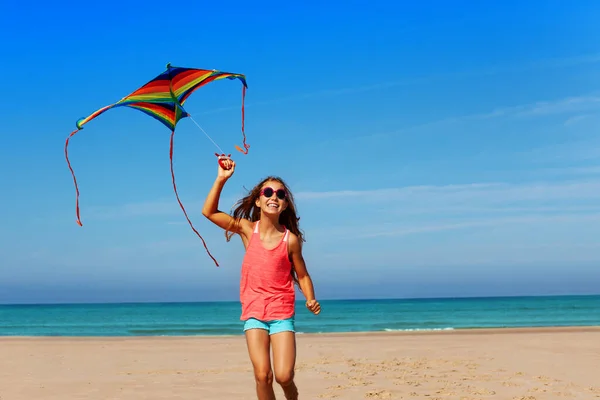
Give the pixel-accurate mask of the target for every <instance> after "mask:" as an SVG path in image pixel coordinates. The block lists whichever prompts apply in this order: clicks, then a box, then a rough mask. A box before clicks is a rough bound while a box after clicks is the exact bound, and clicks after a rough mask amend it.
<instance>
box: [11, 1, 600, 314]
mask: <svg viewBox="0 0 600 400" xmlns="http://www.w3.org/2000/svg"><path fill="white" fill-rule="evenodd" d="M15 4H16V3H14V4H8V5H5V6H3V10H2V13H0V14H1V16H0V34H2V37H4V38H10V40H8V42H6V41H4V42H3V44H2V55H3V62H2V63H1V64H0V69H1V70H2V75H3V76H4V82H3V84H4V88H5V89H4V90H5V96H2V97H0V110H2V128H1V129H2V139H3V144H2V146H0V167H1V168H2V171H3V173H2V175H0V185H1V186H0V187H1V191H0V192H1V193H2V196H1V197H0V213H1V215H0V217H1V220H2V223H1V224H0V240H1V246H0V260H1V261H0V277H1V279H0V302H3V303H14V302H57V301H60V302H62V301H181V300H222V299H233V300H235V299H236V298H237V288H238V280H239V266H240V263H241V259H242V256H243V249H242V245H241V242H240V241H239V239H237V238H234V239H233V240H232V242H230V243H227V242H226V241H225V238H224V236H223V233H222V231H220V230H219V229H218V228H217V227H215V226H213V225H211V224H210V223H209V222H208V221H207V220H205V219H204V218H203V217H202V215H201V212H200V210H201V205H202V202H203V200H204V196H205V195H206V193H207V191H208V189H209V187H210V185H211V184H212V182H213V180H214V177H215V174H216V164H215V162H216V160H215V157H214V152H215V150H216V148H215V147H214V146H213V145H212V144H211V143H210V141H209V140H208V139H207V138H206V137H205V136H204V134H203V133H202V132H201V131H200V130H199V129H198V128H197V127H196V126H195V125H194V124H193V123H192V122H191V121H190V120H189V119H188V120H183V121H181V122H180V123H179V125H178V128H177V134H176V139H175V155H174V157H175V173H176V178H177V185H178V189H179V193H180V196H181V198H182V201H183V203H184V205H185V206H186V209H187V210H188V212H189V214H190V217H191V218H192V220H193V222H194V224H195V226H196V227H197V228H198V229H199V231H200V233H201V234H202V235H203V236H204V238H205V239H206V240H207V242H208V246H209V248H210V250H211V252H212V253H213V254H214V255H215V257H216V258H217V259H218V260H219V262H220V264H221V268H216V267H215V266H214V264H213V263H212V261H211V259H210V258H209V257H208V256H207V254H206V252H205V251H204V248H203V247H202V243H201V242H200V241H199V239H198V238H197V237H196V236H195V234H194V233H193V232H192V231H191V230H190V228H189V226H188V225H187V222H186V221H185V219H184V216H183V214H182V213H181V210H180V208H179V206H178V204H177V201H176V199H175V196H174V193H173V190H172V186H171V177H170V170H169V159H168V151H169V133H170V132H168V131H167V130H166V129H165V128H164V126H162V125H161V124H159V123H158V122H156V121H155V120H153V119H151V118H149V117H147V116H145V115H144V114H142V113H140V112H138V111H135V110H131V109H116V110H112V111H109V112H107V113H106V114H104V115H103V116H101V117H99V118H98V119H96V120H94V121H92V122H90V123H89V124H88V125H86V127H85V129H84V130H83V131H81V132H80V133H79V134H77V135H76V136H75V137H74V138H73V140H72V141H71V145H70V147H69V155H70V160H71V163H72V165H73V168H74V169H75V173H76V176H77V179H78V183H79V186H80V191H81V198H80V200H81V213H82V221H83V224H84V226H83V227H79V226H78V225H77V224H76V223H75V208H74V206H75V192H74V187H73V182H72V179H71V175H70V173H69V170H68V168H67V164H66V161H65V159H64V153H63V146H64V141H65V139H66V137H67V135H68V134H69V132H70V131H72V130H73V129H74V126H75V121H76V120H77V119H78V118H80V117H82V116H86V115H88V114H90V113H91V112H93V111H95V110H96V109H98V108H99V107H101V106H104V105H107V104H110V103H113V102H115V101H116V100H118V99H120V98H121V97H122V96H124V95H127V94H128V93H130V92H131V91H132V90H134V89H136V88H137V87H139V86H140V85H142V84H143V83H145V82H146V81H148V80H149V79H151V78H153V77H154V76H156V75H157V74H158V73H160V72H162V71H163V69H164V66H165V65H166V63H167V62H171V63H172V64H173V65H178V66H190V67H198V68H215V69H220V70H225V71H231V72H239V73H244V74H246V75H247V79H248V85H249V89H248V92H247V97H246V102H247V103H246V133H247V136H248V143H249V144H250V145H251V148H250V153H249V154H248V155H247V156H243V155H239V153H237V152H236V151H235V150H234V148H233V146H234V145H235V144H240V142H241V133H240V84H239V82H237V81H232V82H230V81H220V82H216V83H213V84H211V85H209V86H207V87H205V88H203V89H201V90H198V91H197V92H196V93H195V94H194V95H193V96H192V97H191V98H190V99H189V100H188V102H187V109H188V111H189V112H190V113H192V114H193V115H194V118H195V120H196V121H197V122H198V123H199V124H200V125H201V126H202V127H203V128H204V129H205V130H206V131H207V132H208V133H209V134H210V135H211V137H212V138H213V139H215V141H216V142H217V143H218V144H219V146H220V147H221V148H223V149H224V150H225V151H230V152H232V153H233V156H234V157H235V159H236V162H237V164H238V168H237V170H236V173H235V175H234V177H233V178H232V179H231V180H230V182H229V183H228V184H227V186H226V189H225V191H224V193H223V198H222V203H221V208H222V209H225V210H228V209H229V208H230V207H231V205H232V204H233V203H234V202H235V200H236V198H238V197H239V196H241V195H242V194H243V193H244V187H247V188H249V187H251V186H253V185H254V184H255V183H256V182H257V181H259V180H260V179H261V178H262V177H263V176H265V175H267V174H275V175H279V176H282V177H283V178H284V179H286V181H287V182H288V183H289V184H290V186H291V187H292V190H293V191H294V193H295V196H296V198H297V203H298V204H297V207H298V209H299V213H300V216H301V218H302V219H301V226H302V228H303V229H304V230H305V233H306V237H307V243H306V245H305V258H306V260H307V263H308V268H309V271H310V272H311V274H312V276H313V279H314V282H315V285H316V290H317V294H318V296H319V297H320V298H339V297H342V298H347V297H422V296H477V295H515V294H548V293H551V294H566V293H598V292H599V290H600V289H599V288H600V284H599V283H600V272H598V271H599V268H598V266H599V265H600V242H599V240H598V238H600V224H599V222H600V206H599V202H598V200H600V137H599V136H598V128H600V69H599V67H600V44H599V43H600V40H599V39H600V26H598V24H597V21H598V18H599V17H600V4H599V3H597V2H594V1H578V2H572V3H571V4H569V3H568V2H545V3H544V5H543V6H540V4H541V3H539V2H523V1H505V2H497V3H495V4H490V3H485V4H483V3H481V4H476V3H475V2H453V3H452V5H451V6H450V5H448V4H444V3H443V2H413V3H410V4H409V3H408V2H398V3H395V2H387V3H384V2H378V3H373V4H371V5H368V3H367V2H350V3H347V2H346V3H344V4H346V5H345V6H341V5H335V6H334V5H333V4H334V3H329V4H330V5H327V6H322V5H319V3H317V2H303V3H293V4H292V3H289V4H288V3H281V2H277V3H275V2H273V3H264V2H263V3H262V4H263V5H262V6H260V7H250V6H249V5H248V3H242V2H240V3H236V2H234V3H228V5H227V6H222V5H220V4H215V5H210V6H202V5H201V3H195V2H189V3H185V4H184V6H185V9H182V8H181V7H178V6H177V4H174V5H173V8H172V9H171V8H170V6H169V5H168V4H167V3H164V2H161V3H159V2H153V1H146V2H144V3H141V2H127V3H122V2H119V3H116V2H114V3H111V2H106V3H103V4H102V6H101V7H96V5H94V6H92V5H84V4H83V3H82V4H81V5H78V6H72V5H68V4H67V3H66V2H63V3H60V2H58V3H53V4H52V6H49V5H46V4H42V3H39V4H36V5H32V6H31V8H30V9H27V10H23V9H22V8H17V6H16V5H15ZM142 4H143V5H142ZM180 5H181V4H180ZM53 13H57V14H54V15H53ZM167 16H168V17H167Z"/></svg>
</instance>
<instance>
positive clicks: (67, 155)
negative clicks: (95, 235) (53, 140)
mask: <svg viewBox="0 0 600 400" xmlns="http://www.w3.org/2000/svg"><path fill="white" fill-rule="evenodd" d="M77 132H79V129H75V130H74V131H73V132H71V134H70V135H69V137H67V141H66V142H65V157H66V158H67V165H68V166H69V170H71V175H73V182H74V183H75V193H76V198H75V210H76V214H77V224H78V225H79V226H83V224H82V223H81V219H80V217H79V187H78V186H77V179H76V178H75V172H74V171H73V168H71V162H70V161H69V150H68V147H69V139H71V137H72V136H73V135H75V134H76V133H77Z"/></svg>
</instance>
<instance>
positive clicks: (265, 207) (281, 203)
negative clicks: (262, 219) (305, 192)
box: [255, 181, 288, 215]
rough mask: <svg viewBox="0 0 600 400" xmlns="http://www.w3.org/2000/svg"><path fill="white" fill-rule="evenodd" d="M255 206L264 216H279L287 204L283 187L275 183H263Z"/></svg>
mask: <svg viewBox="0 0 600 400" xmlns="http://www.w3.org/2000/svg"><path fill="white" fill-rule="evenodd" d="M255 204H256V206H257V207H258V208H260V209H261V210H262V212H263V213H265V214H270V215H279V214H281V213H282V212H283V210H285V209H286V207H287V204H288V203H287V192H286V190H285V187H284V186H283V185H282V184H281V183H280V182H277V181H268V182H265V184H263V185H262V187H261V190H260V192H259V195H258V198H257V199H256V202H255Z"/></svg>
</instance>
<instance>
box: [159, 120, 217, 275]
mask: <svg viewBox="0 0 600 400" xmlns="http://www.w3.org/2000/svg"><path fill="white" fill-rule="evenodd" d="M173 136H175V130H172V131H171V144H170V150H169V159H170V161H171V178H172V180H173V189H174V190H175V197H177V202H178V203H179V207H181V209H182V210H183V214H184V215H185V218H186V219H187V221H188V224H190V226H191V227H192V230H193V231H194V232H195V233H196V235H198V237H199V238H200V240H202V244H204V248H205V249H206V252H207V253H208V255H209V256H210V258H212V260H213V261H214V262H215V264H216V266H217V267H218V266H219V263H218V262H217V260H216V259H215V258H214V257H213V256H212V254H210V251H209V250H208V247H207V246H206V242H205V241H204V239H203V238H202V236H200V233H198V231H197V230H196V228H194V225H192V221H190V218H189V217H188V215H187V212H186V211H185V208H184V207H183V204H182V203H181V200H180V199H179V194H178V193H177V185H176V184H175V172H174V171H173Z"/></svg>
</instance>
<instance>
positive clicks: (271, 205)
mask: <svg viewBox="0 0 600 400" xmlns="http://www.w3.org/2000/svg"><path fill="white" fill-rule="evenodd" d="M267 207H273V208H277V207H279V206H278V205H277V204H267Z"/></svg>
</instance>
